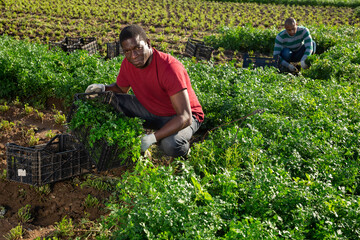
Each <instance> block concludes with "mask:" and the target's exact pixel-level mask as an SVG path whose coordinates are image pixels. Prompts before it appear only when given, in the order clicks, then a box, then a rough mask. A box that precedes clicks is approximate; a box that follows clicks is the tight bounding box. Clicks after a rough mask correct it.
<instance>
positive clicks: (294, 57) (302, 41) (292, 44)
mask: <svg viewBox="0 0 360 240" xmlns="http://www.w3.org/2000/svg"><path fill="white" fill-rule="evenodd" d="M315 50H316V44H315V42H314V41H313V39H312V38H311V35H310V32H309V30H308V29H307V28H306V27H303V26H298V25H297V23H296V20H295V19H294V18H288V19H286V20H285V30H283V31H281V32H280V33H279V34H278V35H277V36H276V39H275V46H274V52H273V56H274V57H277V56H280V64H281V65H282V66H284V67H286V68H287V69H289V70H290V72H295V71H297V69H296V67H295V66H294V65H292V64H291V63H290V62H300V63H301V68H303V69H306V68H308V66H307V64H306V63H305V60H306V58H307V57H308V56H310V55H311V54H314V53H315Z"/></svg>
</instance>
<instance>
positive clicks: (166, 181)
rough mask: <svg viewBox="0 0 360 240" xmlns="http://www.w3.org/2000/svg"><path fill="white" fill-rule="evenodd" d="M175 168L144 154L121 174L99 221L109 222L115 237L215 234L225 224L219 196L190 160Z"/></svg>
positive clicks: (184, 237)
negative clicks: (160, 164) (107, 212)
mask: <svg viewBox="0 0 360 240" xmlns="http://www.w3.org/2000/svg"><path fill="white" fill-rule="evenodd" d="M180 165H182V164H180ZM175 170H176V167H175V168H173V167H171V166H169V167H159V168H158V167H155V166H154V165H153V164H152V163H151V162H149V161H148V160H146V159H143V160H141V161H138V162H137V164H136V166H135V169H134V171H133V172H126V173H125V174H124V176H123V177H122V180H121V182H120V183H119V184H118V186H117V189H116V193H115V195H116V196H117V197H118V199H117V200H114V202H113V203H112V204H111V205H110V206H109V208H110V209H111V214H110V216H109V217H107V218H106V219H104V223H103V224H104V225H105V226H108V227H110V226H112V227H113V229H112V231H113V237H114V238H115V239H144V238H146V239H181V238H182V239H216V238H215V235H216V234H217V233H218V232H221V230H222V227H223V226H224V220H223V219H222V218H221V214H222V211H223V208H224V207H223V206H222V202H221V201H220V200H218V199H213V197H211V195H210V194H209V193H208V191H207V190H206V188H204V186H203V184H202V183H201V180H200V178H199V177H198V176H196V175H195V173H194V172H193V171H192V170H191V168H190V167H189V166H187V165H186V164H185V165H183V168H182V171H183V173H184V174H180V175H174V171H175ZM119 201H121V202H124V203H125V204H118V202H119ZM114 227H115V228H114Z"/></svg>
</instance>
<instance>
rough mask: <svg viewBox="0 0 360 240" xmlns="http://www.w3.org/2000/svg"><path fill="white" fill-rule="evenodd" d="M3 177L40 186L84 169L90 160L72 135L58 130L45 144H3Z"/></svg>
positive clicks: (89, 169)
mask: <svg viewBox="0 0 360 240" xmlns="http://www.w3.org/2000/svg"><path fill="white" fill-rule="evenodd" d="M6 155H7V178H8V179H9V180H12V181H16V182H20V183H25V184H30V185H34V186H41V185H45V184H49V183H53V182H57V181H60V180H64V179H68V178H71V177H74V176H79V175H82V174H85V173H88V172H90V171H91V169H92V163H91V161H90V159H89V157H88V155H87V153H86V151H85V150H84V148H83V147H82V146H81V144H79V143H78V142H77V141H76V139H75V138H74V137H73V136H71V135H68V134H59V135H57V136H55V137H54V138H53V139H52V140H51V141H49V142H48V143H47V144H41V145H37V146H34V147H23V146H19V145H16V144H14V143H7V144H6Z"/></svg>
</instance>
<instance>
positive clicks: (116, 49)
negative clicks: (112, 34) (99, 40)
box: [106, 42, 123, 59]
mask: <svg viewBox="0 0 360 240" xmlns="http://www.w3.org/2000/svg"><path fill="white" fill-rule="evenodd" d="M122 53H123V50H122V48H121V45H120V42H111V43H106V58H108V59H111V58H114V57H117V56H119V55H120V54H122Z"/></svg>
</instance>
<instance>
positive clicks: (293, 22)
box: [285, 17, 296, 25]
mask: <svg viewBox="0 0 360 240" xmlns="http://www.w3.org/2000/svg"><path fill="white" fill-rule="evenodd" d="M285 25H296V20H295V18H292V17H289V18H287V19H286V20H285Z"/></svg>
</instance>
